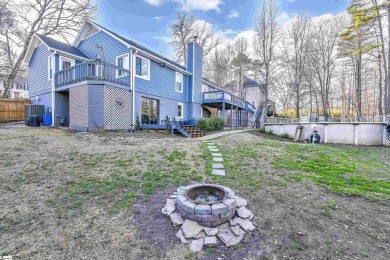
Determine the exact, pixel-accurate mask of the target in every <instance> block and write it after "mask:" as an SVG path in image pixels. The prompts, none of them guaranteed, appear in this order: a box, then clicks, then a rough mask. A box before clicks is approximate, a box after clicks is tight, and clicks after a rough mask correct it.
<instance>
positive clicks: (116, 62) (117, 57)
mask: <svg viewBox="0 0 390 260" xmlns="http://www.w3.org/2000/svg"><path fill="white" fill-rule="evenodd" d="M126 57H127V60H128V61H129V59H130V56H129V54H128V53H125V54H122V55H119V56H116V57H115V66H116V67H118V60H119V59H120V58H126ZM123 61H124V59H123ZM127 63H129V62H127ZM125 65H126V63H123V69H125V70H130V68H129V64H127V66H125ZM126 67H127V68H126ZM118 74H119V72H118V70H116V75H115V76H116V78H117V79H119V78H123V77H124V76H119V75H118Z"/></svg>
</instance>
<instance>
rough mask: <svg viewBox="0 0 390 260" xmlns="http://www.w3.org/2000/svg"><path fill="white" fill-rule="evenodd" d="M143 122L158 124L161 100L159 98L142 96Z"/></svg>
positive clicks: (145, 123) (144, 123)
mask: <svg viewBox="0 0 390 260" xmlns="http://www.w3.org/2000/svg"><path fill="white" fill-rule="evenodd" d="M141 110H142V111H141V113H142V115H141V124H143V125H158V116H159V112H160V111H159V102H158V100H157V99H151V98H146V97H142V109H141Z"/></svg>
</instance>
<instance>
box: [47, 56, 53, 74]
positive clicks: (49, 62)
mask: <svg viewBox="0 0 390 260" xmlns="http://www.w3.org/2000/svg"><path fill="white" fill-rule="evenodd" d="M53 63H54V62H53V56H49V57H48V59H47V68H48V74H47V79H48V80H52V79H53V70H54V66H53Z"/></svg>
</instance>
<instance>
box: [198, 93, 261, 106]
mask: <svg viewBox="0 0 390 260" xmlns="http://www.w3.org/2000/svg"><path fill="white" fill-rule="evenodd" d="M202 95H203V101H211V100H218V101H221V100H222V101H223V100H225V101H230V102H232V103H234V104H236V105H240V106H242V107H245V108H248V109H251V110H256V109H257V108H256V107H255V106H253V105H252V104H251V103H250V102H248V101H246V100H244V99H242V98H239V97H237V96H235V95H233V94H231V93H229V92H226V91H223V90H217V91H208V92H203V93H202Z"/></svg>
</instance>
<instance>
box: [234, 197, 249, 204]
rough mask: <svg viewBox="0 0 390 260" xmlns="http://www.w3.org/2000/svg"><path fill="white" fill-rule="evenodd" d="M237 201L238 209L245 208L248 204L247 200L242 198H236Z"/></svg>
mask: <svg viewBox="0 0 390 260" xmlns="http://www.w3.org/2000/svg"><path fill="white" fill-rule="evenodd" d="M236 201H237V207H245V206H246V204H247V203H248V202H247V201H246V199H243V198H240V197H238V196H237V197H236Z"/></svg>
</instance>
